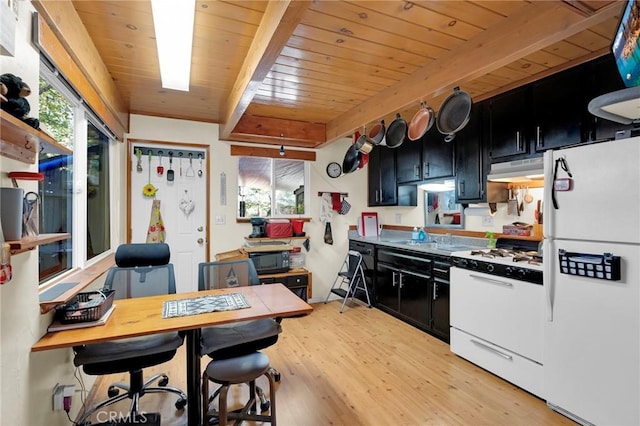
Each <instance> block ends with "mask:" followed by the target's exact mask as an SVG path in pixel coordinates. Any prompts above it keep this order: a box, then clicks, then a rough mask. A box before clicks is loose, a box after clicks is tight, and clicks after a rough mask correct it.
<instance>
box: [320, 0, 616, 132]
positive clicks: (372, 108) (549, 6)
mask: <svg viewBox="0 0 640 426" xmlns="http://www.w3.org/2000/svg"><path fill="white" fill-rule="evenodd" d="M621 8H622V4H621V3H617V2H614V3H612V4H610V5H608V6H605V7H603V8H601V9H600V10H598V11H597V12H594V13H593V14H592V15H591V16H589V17H584V16H583V15H581V14H579V13H577V12H576V11H575V10H572V9H571V8H568V7H566V6H565V5H563V4H562V3H561V2H538V1H536V2H532V3H530V4H529V5H527V6H525V7H523V8H522V9H521V10H520V11H519V12H517V13H515V14H513V15H511V16H509V17H508V18H506V19H504V20H503V21H502V22H500V23H499V24H497V25H495V26H493V27H491V28H488V29H487V30H486V31H483V32H482V33H480V34H478V35H477V36H476V37H473V38H472V39H470V40H469V41H468V42H467V43H464V44H462V45H461V46H460V47H458V48H456V49H453V50H451V51H449V52H447V53H445V54H443V55H442V56H441V57H440V58H438V59H436V60H434V61H432V62H431V63H429V64H428V65H426V66H424V67H422V68H420V69H418V70H417V71H415V72H414V73H413V74H411V75H409V76H408V77H406V78H404V79H403V80H402V81H399V82H398V83H396V84H394V85H393V86H390V87H388V88H387V89H385V90H383V91H382V92H380V93H378V94H376V96H375V97H373V98H371V99H369V100H367V101H365V102H363V103H362V104H360V105H358V106H357V107H354V108H352V109H351V110H350V111H347V112H345V113H344V114H342V115H341V116H340V117H338V118H336V119H334V120H332V121H331V122H329V123H327V143H330V142H334V141H335V140H337V139H339V138H342V137H345V136H347V135H350V134H352V133H353V132H354V131H355V130H356V129H358V128H360V127H362V126H363V125H364V124H367V123H370V122H373V121H376V120H379V119H380V118H383V117H385V116H386V115H388V114H389V111H402V110H404V109H406V108H409V107H411V106H412V105H416V104H418V103H419V102H420V101H421V100H427V99H428V98H432V97H436V96H440V95H442V94H443V93H446V92H450V91H451V90H452V88H453V87H454V86H457V85H460V84H461V83H463V82H464V81H470V80H473V79H474V78H478V77H481V76H482V75H485V74H488V73H491V72H493V71H495V70H497V69H499V68H501V67H503V66H505V65H507V64H510V63H512V62H514V61H515V60H517V59H520V58H522V57H524V56H527V55H528V54H531V53H533V52H536V51H538V50H540V49H542V48H544V47H547V46H550V45H552V44H553V43H556V42H559V41H561V40H563V39H565V38H567V37H569V36H571V35H574V34H577V33H579V32H580V31H583V30H586V29H588V28H589V27H591V26H593V25H595V24H597V23H600V22H602V21H604V20H606V19H609V18H611V17H613V16H615V15H616V14H618V13H620V10H621ZM381 99H383V100H384V101H383V102H381V101H380V100H381Z"/></svg>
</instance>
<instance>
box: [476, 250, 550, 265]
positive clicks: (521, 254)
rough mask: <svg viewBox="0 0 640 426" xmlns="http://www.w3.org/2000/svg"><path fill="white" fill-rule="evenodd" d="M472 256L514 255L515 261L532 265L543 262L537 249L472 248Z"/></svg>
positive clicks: (494, 256)
mask: <svg viewBox="0 0 640 426" xmlns="http://www.w3.org/2000/svg"><path fill="white" fill-rule="evenodd" d="M470 254H471V255H472V256H482V257H489V258H496V257H512V258H513V259H512V260H513V261H514V262H526V263H530V264H532V265H540V264H542V256H541V255H539V254H538V252H537V251H520V250H509V249H488V250H472V251H471V253H470Z"/></svg>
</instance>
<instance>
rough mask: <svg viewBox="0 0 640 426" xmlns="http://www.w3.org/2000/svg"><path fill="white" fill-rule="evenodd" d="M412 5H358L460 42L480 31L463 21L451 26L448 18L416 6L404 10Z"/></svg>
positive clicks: (388, 2) (387, 2) (363, 3)
mask: <svg viewBox="0 0 640 426" xmlns="http://www.w3.org/2000/svg"><path fill="white" fill-rule="evenodd" d="M412 3H413V2H391V1H383V2H375V3H370V2H367V1H364V2H362V3H360V5H361V7H363V8H367V9H371V10H375V11H376V12H377V13H383V14H386V15H389V16H391V17H393V18H394V19H397V20H400V21H404V22H408V23H412V24H415V25H419V26H421V27H424V28H429V29H432V30H434V31H438V32H440V33H442V34H448V35H450V36H452V37H455V38H457V39H460V40H468V39H470V38H471V37H474V36H475V35H477V34H478V33H479V32H480V31H482V28H479V27H477V26H475V25H470V24H468V23H467V22H464V21H460V22H459V23H456V25H453V26H451V25H449V24H450V23H451V21H452V19H451V18H450V17H448V16H445V15H442V14H440V13H437V12H435V11H432V10H429V9H426V8H424V7H422V6H418V5H416V4H413V6H412V7H409V8H405V5H409V4H412ZM458 24H459V25H458Z"/></svg>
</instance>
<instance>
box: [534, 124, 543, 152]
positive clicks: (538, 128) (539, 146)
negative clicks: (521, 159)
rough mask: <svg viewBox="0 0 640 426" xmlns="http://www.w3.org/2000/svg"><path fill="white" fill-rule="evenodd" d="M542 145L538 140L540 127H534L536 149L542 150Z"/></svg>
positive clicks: (540, 140)
mask: <svg viewBox="0 0 640 426" xmlns="http://www.w3.org/2000/svg"><path fill="white" fill-rule="evenodd" d="M543 146H544V143H542V139H541V138H540V126H536V148H542V147H543Z"/></svg>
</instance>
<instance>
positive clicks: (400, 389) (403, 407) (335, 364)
mask: <svg viewBox="0 0 640 426" xmlns="http://www.w3.org/2000/svg"><path fill="white" fill-rule="evenodd" d="M313 306H314V309H315V310H314V312H313V313H312V314H311V315H309V316H306V317H300V318H289V319H285V320H283V323H282V327H283V333H282V334H281V335H280V338H279V340H278V343H277V344H276V345H275V346H272V347H270V348H268V349H267V350H265V352H266V353H267V354H268V355H269V357H270V359H271V364H272V366H274V367H275V368H277V369H278V370H279V371H280V372H281V373H282V381H281V382H280V383H279V385H278V390H277V393H276V396H277V410H276V411H277V419H278V424H280V425H284V426H290V425H291V426H294V425H295V426H316V425H317V426H324V425H350V426H354V425H362V426H369V425H573V424H574V423H573V422H572V421H570V420H568V419H566V418H565V417H563V416H561V415H559V414H556V413H555V412H553V411H552V410H550V409H549V408H547V406H546V404H545V402H544V401H543V400H541V399H539V398H537V397H535V396H533V395H531V394H529V393H527V392H525V391H523V390H521V389H520V388H518V387H516V386H514V385H512V384H511V383H509V382H506V381H504V380H502V379H500V378H498V377H496V376H494V375H492V374H491V373H488V372H486V371H484V370H482V369H481V368H479V367H477V366H475V365H474V364H472V363H470V362H468V361H466V360H464V359H462V358H460V357H458V356H456V355H454V354H452V353H451V352H450V351H449V345H447V344H446V343H443V342H441V341H440V340H438V339H436V338H434V337H431V336H429V335H428V334H426V333H424V332H422V331H420V330H418V329H416V328H414V327H411V326H409V325H407V324H405V323H403V322H401V321H399V320H397V319H395V318H393V317H391V316H389V315H387V314H385V313H383V312H381V311H379V310H377V309H368V308H366V307H364V306H361V305H357V304H351V305H348V307H347V308H345V311H344V313H342V314H340V313H339V310H340V304H339V302H338V301H333V302H329V303H328V304H326V305H325V304H322V303H319V304H314V305H313ZM202 361H203V367H204V366H205V365H206V363H207V362H208V361H209V359H208V358H203V360H202ZM158 371H164V372H167V373H168V374H169V376H170V378H171V382H170V384H171V385H173V386H178V387H181V388H183V389H184V388H185V381H184V379H183V377H184V374H185V373H184V371H185V361H184V350H183V349H182V350H181V351H180V352H179V353H178V356H177V357H176V358H174V359H173V360H172V361H171V362H169V363H166V364H164V365H162V366H159V367H154V368H149V369H146V370H145V376H146V377H150V376H151V374H153V373H154V372H158ZM116 380H126V375H112V376H106V377H104V378H100V379H98V382H97V384H96V386H95V387H94V389H93V391H92V392H91V393H90V395H89V400H88V401H87V403H88V404H91V403H92V402H95V401H99V400H102V399H104V398H105V396H106V389H107V387H108V385H109V384H110V383H111V382H113V381H116ZM259 383H260V385H261V386H263V387H264V388H265V389H268V387H267V383H266V380H265V379H264V378H261V379H260V382H259ZM245 394H246V386H236V387H234V388H233V390H232V391H231V392H230V393H229V401H230V404H234V402H235V404H236V405H237V406H240V405H242V402H243V401H244V399H243V398H244V395H245ZM174 402H175V398H174V397H173V396H166V397H165V396H159V395H153V394H150V395H145V396H144V397H143V398H142V399H141V407H142V409H143V410H145V411H149V412H160V413H161V414H162V424H163V425H184V424H186V414H185V413H182V412H176V410H175V408H174V406H173V403H174ZM112 407H113V406H112ZM127 409H128V400H127V402H124V403H120V405H117V406H116V407H115V408H109V410H112V411H118V410H120V411H122V412H126V410H127Z"/></svg>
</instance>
